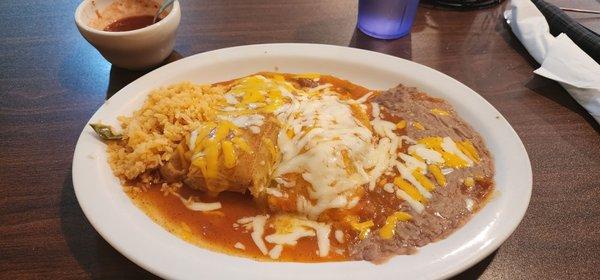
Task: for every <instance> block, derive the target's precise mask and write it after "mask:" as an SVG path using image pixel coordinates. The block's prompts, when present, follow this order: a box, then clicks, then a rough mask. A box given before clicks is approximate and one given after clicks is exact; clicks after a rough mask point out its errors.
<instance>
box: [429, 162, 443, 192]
mask: <svg viewBox="0 0 600 280" xmlns="http://www.w3.org/2000/svg"><path fill="white" fill-rule="evenodd" d="M428 169H429V172H431V174H433V177H434V178H435V180H436V181H437V183H438V185H440V186H442V187H443V186H446V177H445V176H444V174H443V173H442V170H441V169H440V167H439V166H437V165H435V164H430V165H429V166H428Z"/></svg>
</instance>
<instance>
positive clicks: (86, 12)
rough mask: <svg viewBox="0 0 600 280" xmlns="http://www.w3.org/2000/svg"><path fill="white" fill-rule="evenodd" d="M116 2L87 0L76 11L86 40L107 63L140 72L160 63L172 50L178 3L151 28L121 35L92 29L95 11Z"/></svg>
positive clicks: (78, 23) (178, 12)
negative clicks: (91, 23)
mask: <svg viewBox="0 0 600 280" xmlns="http://www.w3.org/2000/svg"><path fill="white" fill-rule="evenodd" d="M113 1H114V0H84V1H83V2H82V3H81V4H79V7H77V10H75V23H76V24H77V28H78V29H79V32H80V33H81V35H83V37H84V38H85V39H86V40H87V41H88V42H89V43H90V44H92V46H94V47H95V48H96V49H97V50H98V51H99V52H100V54H102V56H104V58H106V60H108V61H109V62H110V63H112V64H113V65H116V66H118V67H122V68H126V69H130V70H141V69H145V68H149V67H152V66H155V65H158V64H159V63H161V62H162V61H163V60H165V58H167V57H168V56H169V55H170V54H171V52H172V51H173V46H174V45H175V34H176V33H177V28H178V27H179V21H180V20H181V10H180V8H179V2H178V1H175V3H174V4H173V7H172V8H171V10H170V11H169V13H168V14H167V16H165V17H164V18H163V19H162V20H161V21H159V22H157V23H154V24H152V25H150V26H147V27H144V28H140V29H136V30H131V31H122V32H110V31H102V30H98V29H95V28H93V27H91V26H90V25H89V24H90V22H91V21H92V20H93V19H94V18H96V17H97V15H96V12H97V11H102V10H103V9H104V8H106V7H108V6H109V5H110V4H111V3H112V2H113Z"/></svg>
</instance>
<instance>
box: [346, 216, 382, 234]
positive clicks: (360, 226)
mask: <svg viewBox="0 0 600 280" xmlns="http://www.w3.org/2000/svg"><path fill="white" fill-rule="evenodd" d="M346 221H347V222H348V223H349V224H350V226H351V227H352V228H353V229H354V230H356V231H358V232H359V234H358V237H359V238H360V239H365V238H367V236H368V235H369V233H370V232H371V227H373V226H375V223H373V221H372V220H368V221H364V222H360V219H359V217H358V216H354V215H350V216H346Z"/></svg>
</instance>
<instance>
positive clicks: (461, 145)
mask: <svg viewBox="0 0 600 280" xmlns="http://www.w3.org/2000/svg"><path fill="white" fill-rule="evenodd" d="M456 146H458V149H460V151H461V152H463V153H464V154H465V155H467V156H468V157H469V158H471V159H472V160H473V161H475V162H479V161H480V160H481V159H480V157H479V153H478V152H477V149H475V146H473V143H471V141H469V140H465V141H461V142H456Z"/></svg>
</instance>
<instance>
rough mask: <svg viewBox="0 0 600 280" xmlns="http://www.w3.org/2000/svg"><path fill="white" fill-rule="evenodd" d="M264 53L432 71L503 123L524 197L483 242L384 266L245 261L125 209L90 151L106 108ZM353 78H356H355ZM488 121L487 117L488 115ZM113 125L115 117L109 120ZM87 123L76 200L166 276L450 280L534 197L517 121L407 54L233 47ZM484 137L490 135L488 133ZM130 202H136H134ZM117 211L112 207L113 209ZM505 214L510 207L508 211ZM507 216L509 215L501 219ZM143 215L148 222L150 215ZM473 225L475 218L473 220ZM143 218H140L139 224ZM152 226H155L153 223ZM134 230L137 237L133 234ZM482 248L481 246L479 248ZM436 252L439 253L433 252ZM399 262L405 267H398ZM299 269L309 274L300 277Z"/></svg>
mask: <svg viewBox="0 0 600 280" xmlns="http://www.w3.org/2000/svg"><path fill="white" fill-rule="evenodd" d="M262 55H264V58H265V59H267V58H272V57H273V56H277V57H279V56H281V57H290V58H292V57H293V58H298V57H300V58H303V59H304V58H306V59H309V60H310V59H313V60H317V61H319V60H321V61H322V62H323V63H326V62H331V61H337V62H339V63H341V60H340V59H346V60H345V61H350V63H351V62H353V63H363V64H364V66H365V67H373V69H375V68H376V69H384V70H381V71H391V72H390V73H396V72H394V71H400V70H397V69H398V68H396V67H407V68H408V69H409V70H406V69H404V68H403V70H402V71H405V72H406V71H409V72H410V73H404V74H406V75H408V76H405V77H399V78H403V81H405V82H406V83H407V84H408V85H410V86H412V85H414V84H411V83H410V81H412V80H415V79H416V80H418V79H422V77H421V78H419V77H416V76H417V75H427V77H431V78H435V81H436V83H435V85H437V86H441V85H443V86H446V87H448V89H447V90H449V91H453V92H454V94H457V95H460V100H461V101H460V103H456V101H455V102H454V103H453V102H451V101H450V100H449V102H450V103H452V104H453V105H454V106H455V108H456V109H457V111H458V112H459V113H460V114H461V115H463V117H465V115H464V114H467V115H469V114H470V113H472V111H473V112H474V111H478V112H479V113H478V114H480V111H481V112H486V113H485V116H487V118H488V119H487V120H486V121H490V120H491V119H490V118H489V117H490V116H491V115H494V116H495V119H496V121H494V122H495V123H494V131H491V132H490V133H491V134H492V135H496V136H497V137H499V138H500V137H502V141H503V146H505V147H508V148H502V147H500V148H499V149H504V150H502V153H500V154H499V153H494V155H495V156H497V157H496V158H495V160H496V161H498V157H501V158H502V159H501V160H502V161H506V159H505V156H506V155H505V154H504V152H507V153H508V154H509V157H510V160H511V164H512V166H506V168H507V170H498V166H497V167H496V168H497V172H499V171H501V172H505V171H506V172H509V173H510V174H511V175H514V174H516V175H517V176H509V177H516V179H514V178H512V179H510V178H509V179H507V180H509V181H508V182H510V183H511V186H518V187H520V188H519V189H518V192H517V194H520V196H517V197H516V200H515V201H512V204H511V208H510V209H503V211H501V212H498V213H492V215H496V216H492V217H493V218H492V220H490V223H488V224H487V225H486V227H485V228H484V229H482V230H481V232H484V231H491V230H497V231H495V232H493V233H490V234H489V235H487V233H486V236H483V235H482V234H483V233H479V234H478V235H476V237H477V239H481V240H474V241H472V242H468V243H464V244H459V245H461V246H463V247H465V246H467V245H468V246H467V247H468V248H466V247H465V248H466V249H465V248H462V249H461V246H458V247H456V246H454V247H453V248H455V251H452V252H447V253H449V254H446V255H444V256H442V257H440V259H439V260H437V257H436V258H432V257H431V256H433V255H435V254H434V253H439V252H435V251H432V250H436V249H432V250H430V249H429V248H430V247H436V248H438V247H439V246H438V245H439V244H440V243H444V244H447V243H450V242H453V240H454V239H455V237H456V235H457V234H453V235H451V236H449V237H448V238H447V239H445V240H442V241H439V242H436V243H433V244H432V245H427V246H425V247H423V248H421V249H420V252H419V253H417V254H416V255H413V256H400V257H395V258H394V259H392V260H391V261H390V262H388V263H387V264H383V265H372V264H370V263H367V262H344V263H319V264H298V263H268V262H267V263H265V262H255V261H252V260H248V259H244V258H239V257H233V256H227V255H224V254H218V253H214V252H211V251H207V250H204V249H199V248H198V247H195V246H193V245H190V244H187V243H185V242H184V241H182V240H179V239H178V238H177V237H174V236H172V235H171V234H169V233H167V232H166V231H164V230H163V231H164V232H163V233H161V232H160V230H161V229H162V228H161V227H160V226H158V225H156V224H154V223H153V222H152V221H150V220H149V218H147V217H145V214H143V213H142V212H141V211H140V210H137V208H135V206H133V205H130V206H124V205H125V204H123V203H126V201H125V200H124V197H125V199H128V198H127V197H126V196H124V194H121V195H122V196H119V194H117V193H114V188H113V190H112V192H110V191H108V190H106V189H108V188H102V187H103V184H102V183H101V182H102V179H104V180H109V181H110V182H109V183H110V184H111V185H114V184H115V183H117V184H118V181H117V180H116V179H115V178H114V176H113V178H105V177H106V173H104V177H102V176H101V174H100V173H99V172H96V173H94V172H92V171H90V169H92V170H93V169H94V168H96V169H98V170H101V169H102V168H104V169H106V167H107V165H106V156H105V155H103V153H101V152H100V153H95V154H94V153H92V154H90V150H91V149H92V148H95V149H96V150H95V151H96V152H97V150H98V149H101V148H102V147H103V146H102V145H101V144H99V142H98V141H96V143H94V142H93V140H92V139H94V138H93V134H92V132H91V130H90V129H89V126H88V125H87V124H89V123H91V122H95V121H98V120H99V117H100V116H102V115H105V114H107V113H108V111H107V110H113V111H114V110H116V109H118V108H119V107H121V108H122V107H123V106H132V105H133V104H134V103H135V102H132V101H131V99H135V98H137V99H138V101H139V98H140V97H134V96H133V94H132V92H133V93H136V92H139V91H144V90H145V91H147V90H148V89H150V88H148V86H149V85H151V84H156V83H160V81H163V82H164V80H165V79H167V80H168V79H175V77H174V76H175V73H177V71H180V70H177V69H185V68H186V67H187V68H189V67H195V66H194V65H197V64H200V65H201V64H206V63H213V64H215V63H216V64H215V65H218V64H219V63H230V62H231V60H235V59H245V58H247V57H253V58H260V57H261V56H262ZM207 61H210V62H207ZM345 61H344V63H345ZM282 63H284V64H283V65H281V68H282V69H285V61H282ZM319 67H321V66H319ZM369 69H370V68H369ZM263 70H268V69H263ZM169 72H171V74H169ZM381 73H383V72H381ZM333 74H335V73H333ZM411 75H412V76H411ZM229 78H232V77H229ZM344 78H345V77H344ZM411 79H412V80H411ZM222 80H226V78H223V79H222ZM353 81H354V82H356V81H355V80H353ZM213 82H216V81H213ZM421 82H422V81H421ZM416 83H417V84H416V86H419V85H418V82H416ZM163 85H164V84H163ZM430 86H432V83H426V84H422V85H420V86H419V88H420V89H423V90H425V91H426V92H428V93H431V90H430V91H428V87H430ZM432 90H433V92H435V91H438V93H439V92H440V89H439V88H437V89H432ZM432 95H435V94H432ZM457 98H458V97H457ZM115 103H119V104H115ZM463 103H464V104H467V105H474V106H471V107H469V108H467V109H465V107H464V106H467V105H464V106H462V105H463ZM475 105H476V106H475ZM461 106H462V107H461ZM482 110H483V111H482ZM463 113H464V114H463ZM490 114H491V115H490ZM479 117H481V115H478V117H477V118H471V119H469V117H465V119H467V120H468V122H470V123H471V124H472V125H473V122H475V123H476V124H475V125H474V126H475V127H477V126H478V124H479V122H480V120H479ZM481 118H482V119H483V118H484V117H481ZM104 121H105V122H106V119H104ZM481 121H483V120H481ZM490 122H491V121H490ZM108 123H111V121H110V120H109V121H108ZM87 124H86V127H85V128H84V130H83V131H82V133H81V135H80V137H79V139H78V142H77V146H76V149H75V154H74V159H73V167H72V170H73V173H72V174H73V185H74V189H75V194H76V196H77V200H78V202H79V204H80V206H81V208H82V210H83V212H84V214H85V216H86V217H87V219H88V220H89V221H90V223H91V224H92V226H94V228H95V229H96V230H97V231H98V233H99V234H100V235H101V236H102V237H103V238H104V239H105V240H106V241H107V242H108V243H109V244H111V246H113V247H114V248H115V249H117V250H118V251H119V252H121V253H122V254H123V255H124V256H126V257H127V258H129V259H130V260H131V261H133V262H134V263H136V264H138V265H139V266H141V267H143V268H145V269H146V270H148V271H150V272H152V273H154V274H156V275H158V276H161V277H163V278H173V279H191V278H200V277H201V276H206V277H210V278H226V279H229V278H230V277H235V276H241V275H244V276H245V277H246V278H250V279H268V278H273V277H275V276H279V277H281V276H282V275H285V276H284V278H286V279H299V278H304V276H306V275H313V276H315V277H313V278H316V279H359V278H364V277H365V276H369V277H375V278H380V277H385V276H387V277H390V276H393V275H395V274H394V273H400V275H403V276H406V277H412V278H423V279H425V278H427V279H431V278H436V279H439V278H447V277H451V276H453V275H455V274H457V273H459V272H461V271H463V270H465V269H467V268H469V267H471V266H472V265H474V264H475V263H477V262H478V261H480V260H482V259H483V258H485V257H486V256H487V255H489V254H490V253H492V252H493V251H494V250H496V249H497V248H498V247H499V246H500V245H501V244H502V243H503V242H504V241H505V240H506V239H507V238H508V237H509V236H510V234H511V233H512V232H513V231H514V230H515V229H516V227H517V226H518V225H519V223H520V221H521V219H522V218H523V216H524V214H525V211H526V209H527V206H528V204H529V200H530V197H531V190H532V174H531V165H530V161H529V157H528V155H527V152H526V150H525V148H524V146H523V143H522V142H521V140H520V139H519V137H518V135H517V134H516V132H515V131H514V129H512V127H511V126H510V124H508V122H507V121H506V119H504V117H503V116H502V115H501V114H500V113H499V112H498V111H497V110H496V109H495V108H494V107H493V106H492V105H491V104H489V103H488V102H487V101H486V100H485V99H483V98H482V97H481V96H479V95H478V94H477V93H475V92H474V91H473V90H471V89H470V88H468V87H467V86H465V85H464V84H462V83H460V82H458V81H456V80H455V79H453V78H451V77H449V76H447V75H445V74H443V73H441V72H438V71H436V70H434V69H431V68H429V67H426V66H423V65H420V64H417V63H414V62H411V61H408V60H404V59H401V58H397V57H393V56H389V55H385V54H381V53H376V52H372V51H366V50H360V49H354V48H349V47H340V46H332V45H320V44H297V43H282V44H259V45H247V46H238V47H231V48H225V49H219V50H214V51H210V52H205V53H201V54H196V55H193V56H190V57H186V58H184V59H181V60H178V61H176V62H173V63H170V64H168V65H165V66H163V67H160V68H158V69H156V70H154V71H152V72H150V73H148V74H146V75H144V76H142V77H141V78H139V79H138V80H136V81H134V82H132V83H131V84H129V85H127V86H126V87H124V88H123V89H121V90H120V91H119V92H117V93H116V94H115V95H114V96H112V97H111V98H110V99H109V100H108V101H107V102H106V103H105V104H103V105H102V106H101V107H100V108H99V109H98V110H97V111H96V113H95V114H94V115H93V116H92V117H91V118H90V121H88V123H87ZM113 124H114V123H113ZM486 131H487V130H486ZM480 132H481V131H480ZM482 135H483V133H482ZM483 136H484V138H486V137H485V135H483ZM485 140H486V142H488V144H489V143H490V141H492V142H493V141H494V140H495V138H491V139H488V138H486V139H485ZM102 160H104V164H103V163H102ZM503 167H504V166H503ZM104 171H106V170H104ZM503 178H504V177H503ZM507 191H508V192H502V193H500V195H499V197H496V198H494V199H493V200H492V201H490V203H489V204H494V203H496V202H497V201H504V199H505V196H507V195H511V194H512V193H513V190H512V189H507ZM121 193H122V192H121ZM103 195H104V196H106V195H108V196H107V197H108V198H111V199H112V200H110V201H99V200H98V199H96V198H97V197H102V196H103ZM123 196H124V197H123ZM512 198H513V197H511V199H512ZM127 202H129V201H128V200H127ZM129 203H131V202H129ZM488 206H489V205H488ZM488 206H486V207H488ZM107 207H108V208H107ZM115 207H121V208H115ZM486 207H484V209H482V210H481V212H483V211H486ZM124 208H126V211H125V212H126V214H127V215H129V216H128V218H131V217H134V219H133V220H120V222H122V223H114V222H112V221H113V220H114V219H117V220H118V219H124V218H123V217H121V216H120V215H114V214H115V213H119V212H118V211H117V212H114V210H118V209H124ZM505 208H506V207H505ZM111 211H113V212H112V213H111ZM136 211H137V212H136ZM505 212H508V214H509V215H508V214H506V213H505ZM109 214H113V215H112V216H111V217H107V216H108V215H109ZM500 214H503V215H502V216H500ZM482 215H483V214H482ZM504 215H508V217H505V216H504ZM479 216H481V215H480V213H478V214H477V215H475V217H474V218H473V220H475V219H476V218H478V217H479ZM144 217H145V219H146V220H144ZM108 221H111V222H108ZM128 222H131V224H128ZM471 222H473V223H474V221H471ZM471 222H469V223H467V224H466V225H465V226H464V227H467V226H469V224H470V223H471ZM123 223H124V224H123ZM136 223H139V224H140V225H138V224H136ZM150 224H153V226H151V225H150ZM125 225H131V226H132V227H133V228H127V227H125ZM136 226H137V227H140V226H142V227H144V228H143V229H144V230H146V229H150V232H151V233H148V232H143V231H140V229H139V228H137V227H136ZM464 227H463V228H464ZM463 228H461V229H459V230H458V231H457V233H458V232H460V231H462V230H463ZM133 233H135V234H138V235H135V236H132V234H133ZM159 237H160V238H161V240H160V241H161V242H164V244H163V243H160V242H158V241H157V239H158V238H159ZM155 241H156V242H155ZM146 242H147V243H146ZM153 242H155V243H153ZM476 247H477V249H473V248H476ZM171 250H175V251H174V253H177V254H180V255H176V254H173V255H170V254H169V255H167V256H165V255H159V254H160V253H163V254H164V252H169V253H171ZM465 250H466V251H465ZM429 251H432V252H429ZM199 252H201V253H199ZM424 252H426V253H424ZM430 253H431V254H433V255H430ZM420 254H421V255H423V254H426V255H427V256H429V259H430V263H427V265H426V267H427V269H426V270H425V269H423V266H417V264H415V265H414V267H417V270H411V268H410V267H407V265H404V264H405V263H411V260H412V259H408V258H414V257H415V256H416V258H420V257H419V255H420ZM181 255H183V256H181ZM196 255H202V256H203V257H205V258H202V261H210V262H211V265H201V264H204V263H200V264H199V263H198V262H193V261H189V260H188V259H182V258H183V257H190V258H195V257H197V256H196ZM421 257H423V256H421ZM194 260H196V259H194ZM398 260H400V263H398ZM436 260H437V261H436ZM196 261H198V260H196ZM223 264H225V265H227V264H230V265H231V264H233V267H231V266H228V268H229V269H228V270H222V269H221V270H219V269H218V268H222V267H221V266H222V265H223ZM396 264H397V265H398V266H396ZM199 265H200V266H199ZM199 267H201V268H202V270H198V268H199ZM365 269H366V270H368V272H364V270H365ZM242 273H243V274H242ZM257 273H258V274H257ZM298 273H302V274H306V275H300V274H298Z"/></svg>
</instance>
